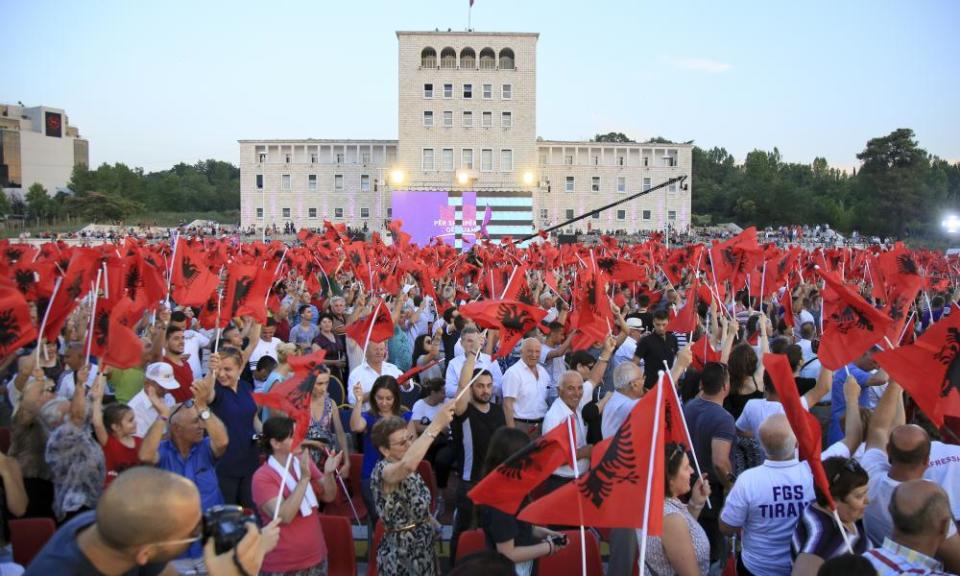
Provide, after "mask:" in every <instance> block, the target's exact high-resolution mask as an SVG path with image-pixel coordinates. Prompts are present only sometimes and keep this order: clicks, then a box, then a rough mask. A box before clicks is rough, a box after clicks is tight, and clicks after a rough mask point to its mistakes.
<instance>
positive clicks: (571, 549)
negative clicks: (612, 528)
mask: <svg viewBox="0 0 960 576" xmlns="http://www.w3.org/2000/svg"><path fill="white" fill-rule="evenodd" d="M564 534H566V535H567V542H569V543H568V544H567V547H566V548H564V549H563V550H560V551H559V552H557V553H556V554H554V555H553V556H543V557H541V558H540V564H539V566H538V567H537V573H538V574H549V575H550V576H568V575H569V576H580V531H579V530H567V531H565V532H564ZM587 574H588V575H589V576H603V562H602V561H601V559H600V544H599V543H598V542H597V539H596V538H595V537H594V536H593V535H592V534H591V533H590V532H587Z"/></svg>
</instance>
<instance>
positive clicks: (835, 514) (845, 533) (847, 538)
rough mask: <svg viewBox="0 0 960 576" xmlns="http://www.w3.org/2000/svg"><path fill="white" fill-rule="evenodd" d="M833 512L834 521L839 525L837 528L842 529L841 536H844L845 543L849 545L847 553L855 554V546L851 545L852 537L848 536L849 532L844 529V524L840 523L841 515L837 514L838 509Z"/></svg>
mask: <svg viewBox="0 0 960 576" xmlns="http://www.w3.org/2000/svg"><path fill="white" fill-rule="evenodd" d="M832 512H833V519H834V521H836V523H837V528H839V529H840V534H842V535H843V543H844V544H846V545H847V552H849V553H851V554H853V546H851V545H850V537H849V536H847V530H846V528H844V527H843V522H841V521H840V515H839V514H837V509H836V508H834V509H833V510H832Z"/></svg>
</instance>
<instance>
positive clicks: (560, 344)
mask: <svg viewBox="0 0 960 576" xmlns="http://www.w3.org/2000/svg"><path fill="white" fill-rule="evenodd" d="M547 326H548V327H549V329H550V332H549V333H548V334H547V337H546V338H545V339H544V342H543V343H541V344H540V364H541V365H542V366H543V367H544V368H546V369H547V373H548V374H550V384H551V386H553V387H557V386H559V385H560V376H561V375H563V373H564V372H565V371H566V370H567V364H566V362H564V360H563V357H564V355H565V354H566V353H567V350H569V349H570V342H571V341H572V340H573V335H574V333H573V332H570V335H569V336H568V337H567V339H566V340H564V338H563V324H560V323H559V322H551V323H550V324H548V325H547Z"/></svg>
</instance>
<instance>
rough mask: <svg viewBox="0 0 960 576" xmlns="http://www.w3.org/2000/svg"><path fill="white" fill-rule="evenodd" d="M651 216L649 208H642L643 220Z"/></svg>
mask: <svg viewBox="0 0 960 576" xmlns="http://www.w3.org/2000/svg"><path fill="white" fill-rule="evenodd" d="M652 217H653V216H652V214H651V212H650V211H649V210H644V211H643V219H644V220H649V219H650V218H652Z"/></svg>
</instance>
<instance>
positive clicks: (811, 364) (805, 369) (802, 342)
mask: <svg viewBox="0 0 960 576" xmlns="http://www.w3.org/2000/svg"><path fill="white" fill-rule="evenodd" d="M805 312H806V311H805ZM807 314H809V312H807ZM816 335H817V329H816V328H815V327H814V325H813V322H805V323H804V324H803V325H802V326H801V327H800V339H799V340H797V345H798V346H800V352H801V353H802V355H803V358H802V359H801V360H800V377H801V378H816V377H817V375H818V374H820V360H819V359H818V358H817V353H816V352H814V351H813V338H814V337H815V336H816Z"/></svg>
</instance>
